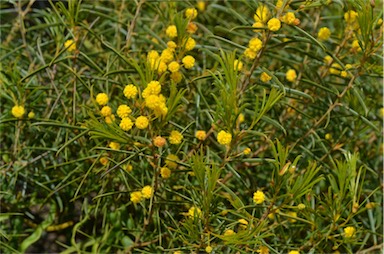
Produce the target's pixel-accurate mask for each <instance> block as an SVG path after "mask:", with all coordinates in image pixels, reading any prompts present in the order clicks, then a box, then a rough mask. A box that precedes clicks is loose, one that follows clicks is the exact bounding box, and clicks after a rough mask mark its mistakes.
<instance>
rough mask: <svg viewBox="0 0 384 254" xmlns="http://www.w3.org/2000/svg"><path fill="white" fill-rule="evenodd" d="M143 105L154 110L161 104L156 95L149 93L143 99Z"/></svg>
mask: <svg viewBox="0 0 384 254" xmlns="http://www.w3.org/2000/svg"><path fill="white" fill-rule="evenodd" d="M145 106H147V107H148V108H150V109H152V110H155V109H156V108H158V107H160V106H161V100H160V97H159V96H157V95H149V96H148V97H147V98H146V99H145Z"/></svg>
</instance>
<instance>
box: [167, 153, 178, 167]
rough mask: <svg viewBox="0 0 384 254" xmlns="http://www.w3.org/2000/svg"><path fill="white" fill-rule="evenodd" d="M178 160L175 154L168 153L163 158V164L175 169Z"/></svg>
mask: <svg viewBox="0 0 384 254" xmlns="http://www.w3.org/2000/svg"><path fill="white" fill-rule="evenodd" d="M178 160H179V157H177V155H175V154H169V155H168V156H167V158H166V159H165V165H167V166H168V167H169V168H170V169H176V168H177V161H178Z"/></svg>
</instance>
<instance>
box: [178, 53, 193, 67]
mask: <svg viewBox="0 0 384 254" xmlns="http://www.w3.org/2000/svg"><path fill="white" fill-rule="evenodd" d="M181 62H183V64H184V68H185V69H191V68H193V66H194V65H195V58H194V57H193V56H189V55H188V56H185V57H183V59H182V60H181Z"/></svg>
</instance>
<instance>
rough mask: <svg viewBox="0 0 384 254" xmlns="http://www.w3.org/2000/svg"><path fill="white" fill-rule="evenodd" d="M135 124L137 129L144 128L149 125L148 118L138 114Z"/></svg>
mask: <svg viewBox="0 0 384 254" xmlns="http://www.w3.org/2000/svg"><path fill="white" fill-rule="evenodd" d="M135 125H136V127H137V128H138V129H145V128H147V127H148V125H149V120H148V118H147V117H146V116H139V117H138V118H136V120H135Z"/></svg>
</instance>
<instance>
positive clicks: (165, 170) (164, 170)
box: [160, 167, 172, 179]
mask: <svg viewBox="0 0 384 254" xmlns="http://www.w3.org/2000/svg"><path fill="white" fill-rule="evenodd" d="M171 173H172V171H171V170H170V169H169V168H167V167H162V168H160V175H161V177H162V178H164V179H167V178H169V177H170V176H171Z"/></svg>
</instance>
